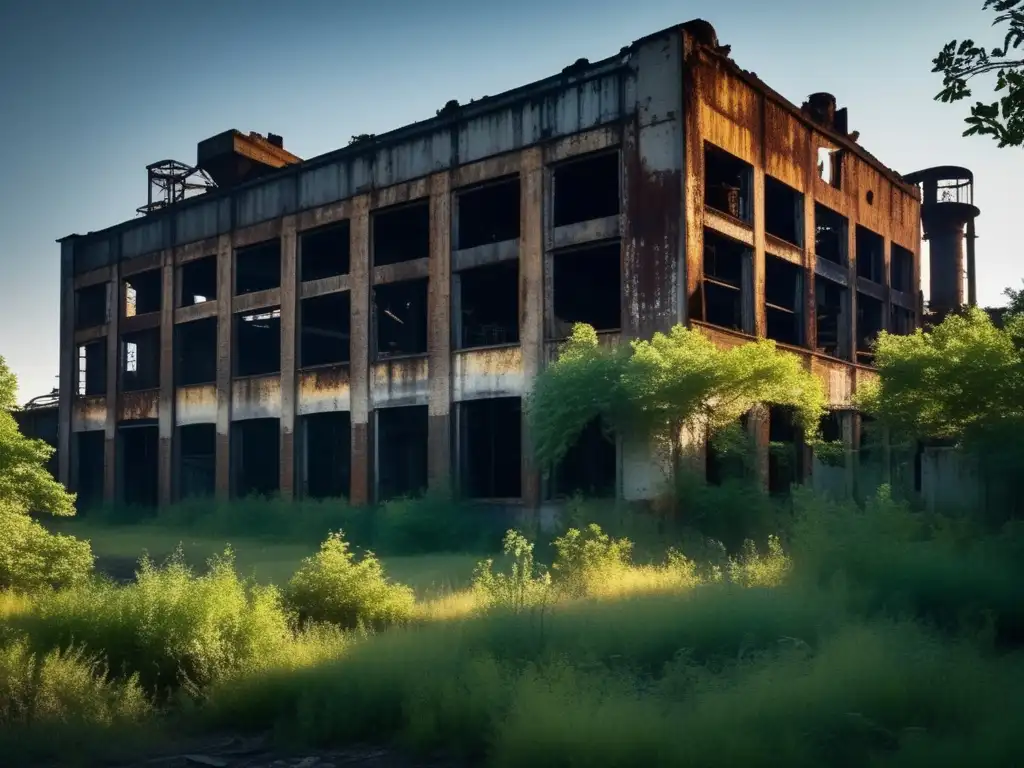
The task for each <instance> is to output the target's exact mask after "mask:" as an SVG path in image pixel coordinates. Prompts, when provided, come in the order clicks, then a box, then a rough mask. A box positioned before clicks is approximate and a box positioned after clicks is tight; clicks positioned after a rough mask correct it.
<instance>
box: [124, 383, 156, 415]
mask: <svg viewBox="0 0 1024 768" xmlns="http://www.w3.org/2000/svg"><path fill="white" fill-rule="evenodd" d="M159 412H160V390H159V389H143V390H140V391H138V392H120V393H118V395H117V420H118V421H119V422H121V421H135V420H138V419H155V418H157V416H158V415H159Z"/></svg>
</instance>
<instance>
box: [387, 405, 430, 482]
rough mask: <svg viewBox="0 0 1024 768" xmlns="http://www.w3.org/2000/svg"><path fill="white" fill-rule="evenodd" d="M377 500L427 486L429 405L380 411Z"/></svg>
mask: <svg viewBox="0 0 1024 768" xmlns="http://www.w3.org/2000/svg"><path fill="white" fill-rule="evenodd" d="M376 413H377V500H378V501H387V500H388V499H394V498H398V497H399V496H413V495H416V494H418V493H420V492H421V491H423V490H424V489H426V487H427V406H425V405H408V406H403V407H400V408H380V409H378V410H377V412H376Z"/></svg>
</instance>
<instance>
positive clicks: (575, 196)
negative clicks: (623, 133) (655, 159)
mask: <svg viewBox="0 0 1024 768" xmlns="http://www.w3.org/2000/svg"><path fill="white" fill-rule="evenodd" d="M552 190H553V194H554V210H553V216H552V224H553V226H556V227H562V226H565V225H566V224H578V223H579V222H581V221H590V220H591V219H603V218H605V217H606V216H617V215H618V213H619V152H618V150H615V151H612V152H600V153H595V154H593V155H586V156H584V157H580V158H576V159H573V160H569V161H567V162H565V163H561V164H559V165H556V166H554V168H553V169H552Z"/></svg>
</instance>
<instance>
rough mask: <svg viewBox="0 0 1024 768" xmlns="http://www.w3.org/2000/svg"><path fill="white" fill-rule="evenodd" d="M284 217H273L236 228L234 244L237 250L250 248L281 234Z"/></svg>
mask: <svg viewBox="0 0 1024 768" xmlns="http://www.w3.org/2000/svg"><path fill="white" fill-rule="evenodd" d="M282 221H283V219H271V220H270V221H264V222H261V223H259V224H253V225H252V226H251V227H244V228H242V229H236V230H235V231H234V233H233V240H234V242H233V245H234V249H235V250H236V251H240V250H242V249H243V248H248V247H249V246H251V245H259V244H260V243H265V242H267V241H268V240H273V239H275V238H278V237H280V236H281V222H282Z"/></svg>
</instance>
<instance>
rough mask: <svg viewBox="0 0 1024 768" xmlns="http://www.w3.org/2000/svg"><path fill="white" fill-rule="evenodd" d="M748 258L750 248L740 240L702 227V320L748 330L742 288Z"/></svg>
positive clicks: (748, 267)
mask: <svg viewBox="0 0 1024 768" xmlns="http://www.w3.org/2000/svg"><path fill="white" fill-rule="evenodd" d="M750 259H751V256H750V249H749V248H747V247H746V246H745V245H743V243H739V242H737V241H735V240H730V239H729V238H727V237H723V236H722V235H720V234H718V233H717V232H713V231H712V230H710V229H705V230H704V278H703V280H701V286H700V287H701V306H702V309H703V312H702V314H701V318H702V319H703V320H704V322H706V323H711V324H712V325H718V326H721V327H723V328H733V329H735V330H737V331H743V330H747V328H746V324H745V323H744V322H743V292H744V290H745V289H746V286H747V284H748V283H749V280H748V279H747V277H748V275H749V272H750Z"/></svg>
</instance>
